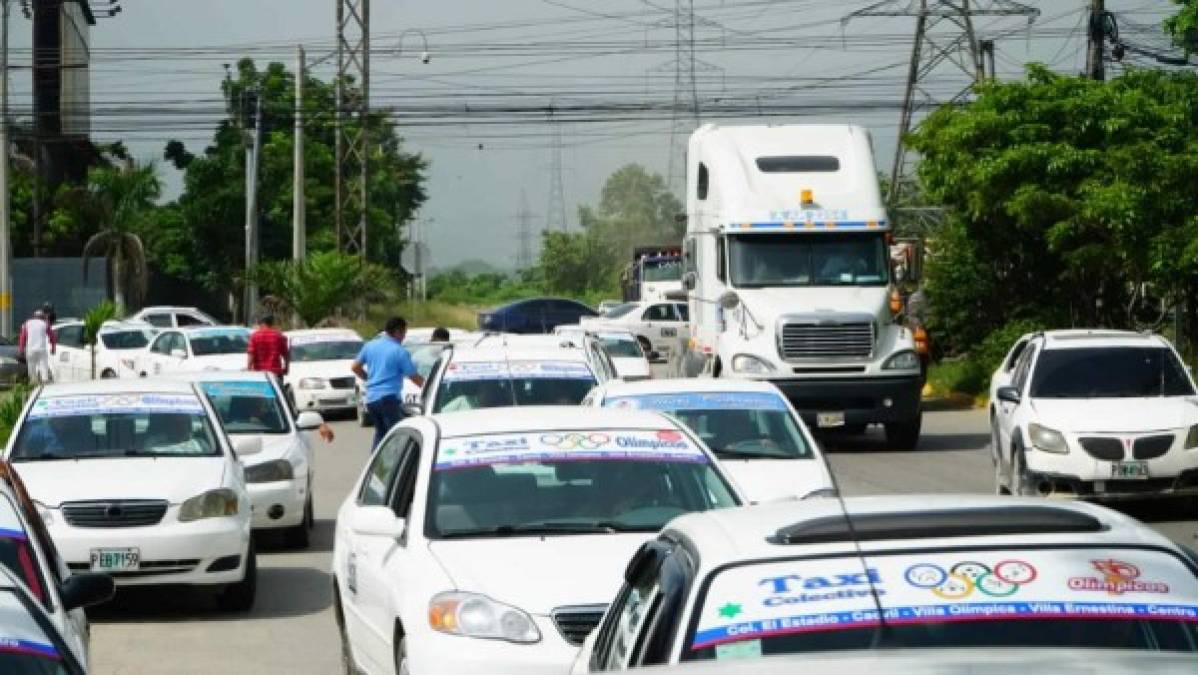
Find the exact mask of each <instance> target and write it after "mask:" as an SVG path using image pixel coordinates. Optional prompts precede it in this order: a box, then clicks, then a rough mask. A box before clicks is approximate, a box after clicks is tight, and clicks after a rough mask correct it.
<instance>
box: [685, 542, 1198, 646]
mask: <svg viewBox="0 0 1198 675" xmlns="http://www.w3.org/2000/svg"><path fill="white" fill-rule="evenodd" d="M873 592H876V593H877V596H878V602H879V603H880V604H881V606H882V610H883V614H882V618H883V619H884V620H885V623H886V624H887V625H891V626H896V625H904V624H942V623H949V622H960V621H1015V620H1024V619H1041V620H1062V619H1063V620H1078V619H1087V620H1111V621H1115V620H1162V621H1181V622H1187V623H1198V579H1196V578H1195V576H1194V574H1193V573H1192V572H1191V571H1190V570H1189V569H1187V568H1186V567H1185V565H1184V564H1183V563H1182V562H1181V561H1180V560H1178V559H1176V558H1174V557H1172V556H1170V555H1168V554H1165V553H1162V552H1159V551H1150V550H1135V549H1117V550H1108V549H1099V548H1077V549H1063V550H1016V551H976V552H970V551H965V552H957V553H951V554H949V553H944V554H940V553H928V554H916V555H894V556H867V557H866V558H865V560H864V561H862V560H861V559H860V558H855V557H848V558H835V559H823V560H806V561H791V562H769V563H762V564H752V565H744V566H740V567H733V568H729V569H727V570H725V571H723V572H720V573H719V574H717V575H716V577H715V578H714V579H713V581H712V583H711V585H710V588H709V590H708V592H707V595H706V597H705V598H704V600H703V606H702V608H701V609H700V618H699V623H698V627H697V629H696V630H695V633H694V635H693V636H692V638H691V639H690V641H689V642H690V648H691V649H693V650H698V649H703V648H705V647H712V646H718V645H722V644H729V643H737V642H744V641H750V640H762V639H768V638H770V637H776V636H782V635H792V634H798V633H807V632H815V631H830V630H851V629H858V628H870V627H874V626H877V625H879V623H880V621H879V617H878V611H877V605H876V604H875V602H874V600H873V598H872V597H871V594H872V593H873Z"/></svg>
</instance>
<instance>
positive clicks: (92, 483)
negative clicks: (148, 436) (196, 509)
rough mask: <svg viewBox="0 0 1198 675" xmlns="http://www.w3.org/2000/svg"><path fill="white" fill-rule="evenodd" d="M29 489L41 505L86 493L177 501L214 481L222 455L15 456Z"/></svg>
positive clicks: (80, 498)
mask: <svg viewBox="0 0 1198 675" xmlns="http://www.w3.org/2000/svg"><path fill="white" fill-rule="evenodd" d="M15 466H16V469H17V473H18V474H20V476H21V479H22V480H24V481H25V486H26V487H27V488H29V494H30V496H32V497H33V498H34V499H36V500H37V501H39V502H41V503H42V504H44V505H46V506H51V507H56V506H58V505H59V504H61V503H63V502H70V501H86V500H91V499H165V500H167V501H169V502H170V503H172V504H178V503H180V502H182V501H183V500H185V499H190V498H191V497H194V496H196V495H198V494H200V493H201V492H204V491H205V490H211V489H213V488H216V487H219V486H220V485H221V484H222V482H223V480H224V472H225V467H226V461H225V458H224V457H223V456H217V457H169V458H158V459H155V458H150V457H126V458H114V459H83V460H60V461H47V462H18V463H17V464H16V465H15Z"/></svg>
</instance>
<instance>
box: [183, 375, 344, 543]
mask: <svg viewBox="0 0 1198 675" xmlns="http://www.w3.org/2000/svg"><path fill="white" fill-rule="evenodd" d="M192 379H193V381H194V382H196V383H197V384H198V385H199V386H200V391H202V392H204V394H205V395H206V396H207V397H208V401H209V402H210V403H211V404H212V407H213V408H215V409H216V413H217V416H219V417H220V421H221V425H222V426H223V427H224V430H225V433H227V434H228V435H229V437H230V438H231V439H233V441H234V442H240V441H242V439H246V440H251V439H256V440H257V442H258V443H260V444H261V446H262V452H260V453H258V454H254V455H250V456H249V457H246V458H244V459H243V460H242V462H243V464H244V465H245V482H246V486H247V488H248V490H249V493H250V501H251V502H253V506H254V519H253V527H254V529H255V530H273V531H276V532H280V533H282V535H283V537H284V541H285V542H286V543H287V545H288V546H291V547H293V548H307V546H308V540H309V534H310V532H311V530H312V527H313V525H314V517H313V513H314V511H313V508H312V481H313V480H315V477H316V461H315V460H316V457H315V455H314V454H313V452H312V446H311V445H310V444H309V443H308V438H307V436H306V434H305V433H304V432H307V431H313V430H315V429H318V428H319V427H320V425H321V424H323V423H324V419H323V418H321V416H320V413H315V412H312V411H304V412H301V413H299V415H298V416H296V417H295V419H292V412H291V407H290V406H289V405H288V404H287V399H286V397H285V395H284V394H283V390H282V389H281V388H280V387H279V383H278V380H277V379H275V377H274V376H273V375H269V374H267V373H249V372H247V373H200V374H198V375H195V376H192Z"/></svg>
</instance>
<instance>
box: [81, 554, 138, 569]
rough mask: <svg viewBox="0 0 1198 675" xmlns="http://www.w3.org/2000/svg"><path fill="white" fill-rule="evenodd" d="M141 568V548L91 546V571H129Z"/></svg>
mask: <svg viewBox="0 0 1198 675" xmlns="http://www.w3.org/2000/svg"><path fill="white" fill-rule="evenodd" d="M140 568H141V549H137V548H93V549H92V571H93V572H130V571H136V570H138V569H140Z"/></svg>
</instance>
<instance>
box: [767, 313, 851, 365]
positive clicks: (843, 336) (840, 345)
mask: <svg viewBox="0 0 1198 675" xmlns="http://www.w3.org/2000/svg"><path fill="white" fill-rule="evenodd" d="M778 351H779V352H780V353H781V354H782V358H784V359H787V360H791V359H823V358H853V359H866V358H869V357H870V355H871V354H873V351H874V323H873V321H852V322H845V323H824V322H815V321H811V322H808V321H804V320H786V319H784V320H783V323H782V326H781V330H780V331H779V332H778Z"/></svg>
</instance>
